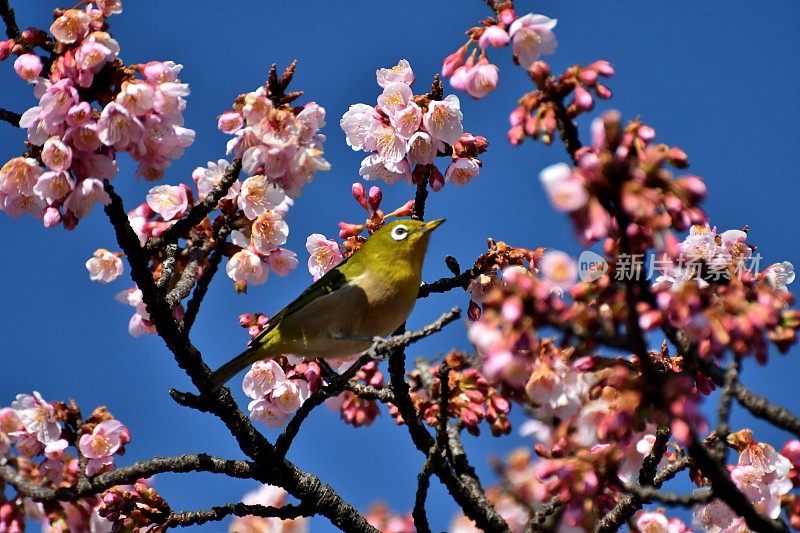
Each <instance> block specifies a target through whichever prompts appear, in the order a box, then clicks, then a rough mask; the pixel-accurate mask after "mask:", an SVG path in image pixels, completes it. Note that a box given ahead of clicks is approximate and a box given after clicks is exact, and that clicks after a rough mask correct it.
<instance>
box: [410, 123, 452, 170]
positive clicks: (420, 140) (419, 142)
mask: <svg viewBox="0 0 800 533" xmlns="http://www.w3.org/2000/svg"><path fill="white" fill-rule="evenodd" d="M440 144H441V146H440V148H441V149H442V150H444V144H443V143H441V141H440ZM436 153H437V146H434V144H433V139H432V138H431V136H430V135H429V134H427V133H426V132H424V131H418V132H416V133H414V135H412V136H411V138H409V139H408V143H407V144H406V159H407V160H408V164H409V166H411V167H412V168H413V167H415V166H416V165H430V164H431V163H433V160H434V159H436Z"/></svg>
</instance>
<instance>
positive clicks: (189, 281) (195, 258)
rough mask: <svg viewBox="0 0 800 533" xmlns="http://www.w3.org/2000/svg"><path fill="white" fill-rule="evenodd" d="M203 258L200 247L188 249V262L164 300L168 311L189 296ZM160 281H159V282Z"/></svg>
mask: <svg viewBox="0 0 800 533" xmlns="http://www.w3.org/2000/svg"><path fill="white" fill-rule="evenodd" d="M203 257H205V254H204V253H203V249H202V248H201V247H200V246H191V247H190V248H189V262H188V263H186V266H185V267H184V269H183V272H181V278H180V279H179V280H178V283H176V284H175V287H174V288H173V289H172V290H171V291H169V294H167V297H166V300H167V305H168V306H169V307H170V309H172V308H174V307H175V306H176V305H178V304H179V303H181V300H183V299H184V298H186V297H187V296H189V293H190V292H191V291H192V288H193V287H194V284H195V282H196V281H197V271H198V270H199V269H200V262H201V261H202V260H203ZM159 281H160V280H159Z"/></svg>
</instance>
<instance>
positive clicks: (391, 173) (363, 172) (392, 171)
mask: <svg viewBox="0 0 800 533" xmlns="http://www.w3.org/2000/svg"><path fill="white" fill-rule="evenodd" d="M358 174H359V175H360V176H364V179H365V180H376V179H380V180H383V181H385V182H386V183H388V184H389V185H391V184H393V183H397V182H398V181H399V180H401V179H402V180H405V181H407V182H409V183H410V182H411V169H410V167H409V164H408V161H407V160H405V159H403V160H401V161H399V162H397V163H390V162H387V161H384V159H383V158H382V157H381V156H380V155H379V154H372V155H370V156H367V157H365V158H364V160H363V161H361V168H360V169H359V170H358Z"/></svg>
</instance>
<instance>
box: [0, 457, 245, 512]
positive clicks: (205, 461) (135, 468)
mask: <svg viewBox="0 0 800 533" xmlns="http://www.w3.org/2000/svg"><path fill="white" fill-rule="evenodd" d="M168 472H171V473H186V472H210V473H214V474H224V475H227V476H229V477H234V478H242V479H257V478H258V477H259V475H260V474H259V473H258V467H257V466H256V465H255V464H254V463H252V462H250V461H242V460H230V459H222V458H220V457H214V456H211V455H207V454H204V453H199V454H185V455H178V456H175V457H153V458H151V459H147V460H144V461H139V462H136V463H134V464H132V465H129V466H124V467H121V468H117V469H115V470H112V471H110V472H105V473H103V474H99V475H97V476H94V477H91V478H88V479H87V481H88V482H87V483H86V484H85V485H84V486H83V487H79V488H73V487H61V488H52V487H49V486H46V485H39V484H37V483H34V482H32V481H29V480H28V479H27V478H25V477H24V476H21V475H20V474H19V473H18V472H17V471H16V470H15V469H14V468H13V467H12V466H11V465H9V464H6V465H0V478H2V479H3V481H5V482H6V483H8V484H9V485H11V486H13V487H14V488H15V489H16V490H17V492H19V493H20V494H22V495H23V496H27V497H28V498H31V499H32V500H34V501H46V500H58V501H75V500H77V499H78V498H82V497H86V496H93V495H95V494H99V493H101V492H103V491H105V490H107V489H110V488H111V487H114V486H117V485H131V484H133V483H135V482H136V481H137V480H139V479H143V478H148V477H151V476H154V475H156V474H163V473H168Z"/></svg>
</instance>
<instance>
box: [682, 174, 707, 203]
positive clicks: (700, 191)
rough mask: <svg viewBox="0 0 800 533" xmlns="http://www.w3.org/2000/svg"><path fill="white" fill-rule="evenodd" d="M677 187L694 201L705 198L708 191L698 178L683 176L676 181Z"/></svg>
mask: <svg viewBox="0 0 800 533" xmlns="http://www.w3.org/2000/svg"><path fill="white" fill-rule="evenodd" d="M676 183H677V184H678V187H680V188H681V189H683V190H684V191H686V192H687V193H689V194H690V195H691V197H692V199H693V200H694V201H698V200H701V199H703V198H705V196H706V192H708V189H707V187H706V184H705V183H704V182H703V180H702V179H701V178H700V177H698V176H684V177H683V178H680V179H678V180H677V181H676Z"/></svg>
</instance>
